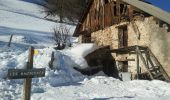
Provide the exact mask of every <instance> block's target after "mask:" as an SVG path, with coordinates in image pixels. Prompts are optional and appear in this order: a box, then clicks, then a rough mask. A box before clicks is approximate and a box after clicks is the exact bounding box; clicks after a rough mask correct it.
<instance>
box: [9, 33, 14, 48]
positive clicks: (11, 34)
mask: <svg viewBox="0 0 170 100" xmlns="http://www.w3.org/2000/svg"><path fill="white" fill-rule="evenodd" d="M12 37H13V34H11V37H10V40H9V42H8V47H10V45H11V41H12Z"/></svg>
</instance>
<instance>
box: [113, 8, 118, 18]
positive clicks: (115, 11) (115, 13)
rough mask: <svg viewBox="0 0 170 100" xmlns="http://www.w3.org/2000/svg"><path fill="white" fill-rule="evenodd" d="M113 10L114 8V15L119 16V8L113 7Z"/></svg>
mask: <svg viewBox="0 0 170 100" xmlns="http://www.w3.org/2000/svg"><path fill="white" fill-rule="evenodd" d="M113 10H114V16H117V9H116V6H114V7H113Z"/></svg>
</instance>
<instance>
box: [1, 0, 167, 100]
mask: <svg viewBox="0 0 170 100" xmlns="http://www.w3.org/2000/svg"><path fill="white" fill-rule="evenodd" d="M44 16H45V14H43V13H42V9H41V6H39V5H36V4H34V3H30V2H25V1H22V0H0V19H1V20H0V100H21V98H22V92H23V79H16V80H10V79H7V72H8V69H23V68H24V67H25V66H26V62H27V61H28V48H29V47H30V46H34V47H35V49H36V50H37V54H36V55H35V56H34V68H45V69H46V74H45V77H43V78H34V79H33V82H32V94H31V100H129V99H131V100H144V99H145V100H151V99H153V100H169V97H170V84H169V83H166V82H162V81H158V80H153V81H146V80H134V81H125V82H123V81H120V80H118V79H115V78H113V77H108V76H106V75H105V74H104V73H103V72H99V73H98V74H96V75H94V76H85V75H82V74H81V73H80V72H77V71H75V70H74V69H73V67H80V68H86V67H88V64H87V62H86V61H85V60H84V58H83V57H84V56H85V55H86V54H88V53H89V52H92V51H93V50H95V49H96V46H95V45H94V44H74V46H73V47H72V48H67V49H65V50H60V51H56V50H55V49H53V47H54V46H55V45H54V44H55V43H54V41H53V39H52V37H53V34H52V32H53V30H52V29H53V27H55V26H58V25H59V24H58V23H54V22H50V21H47V20H44ZM66 26H67V27H70V28H71V33H72V32H73V31H74V29H75V26H70V25H66ZM11 34H13V35H14V37H13V39H12V44H11V47H7V44H8V41H9V38H10V35H11ZM52 52H54V53H55V54H54V56H55V60H54V69H53V70H51V69H50V68H49V66H48V63H49V61H50V59H51V54H52Z"/></svg>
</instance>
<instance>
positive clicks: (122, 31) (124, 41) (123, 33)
mask: <svg viewBox="0 0 170 100" xmlns="http://www.w3.org/2000/svg"><path fill="white" fill-rule="evenodd" d="M118 40H119V48H121V47H127V46H128V31H127V25H124V26H120V27H118Z"/></svg>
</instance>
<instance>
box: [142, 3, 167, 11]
mask: <svg viewBox="0 0 170 100" xmlns="http://www.w3.org/2000/svg"><path fill="white" fill-rule="evenodd" d="M145 1H148V2H150V3H152V4H153V5H155V6H157V7H159V8H161V9H163V10H165V11H167V12H169V13H170V0H145Z"/></svg>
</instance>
